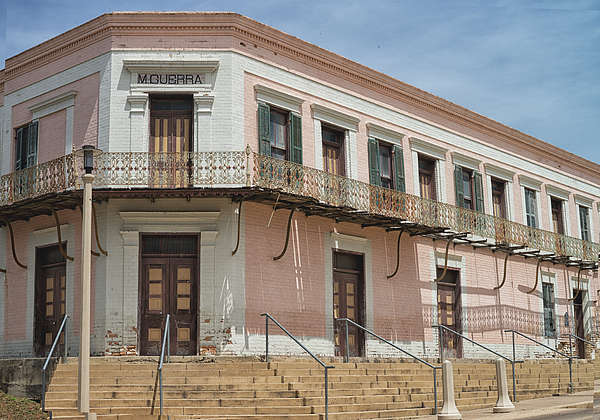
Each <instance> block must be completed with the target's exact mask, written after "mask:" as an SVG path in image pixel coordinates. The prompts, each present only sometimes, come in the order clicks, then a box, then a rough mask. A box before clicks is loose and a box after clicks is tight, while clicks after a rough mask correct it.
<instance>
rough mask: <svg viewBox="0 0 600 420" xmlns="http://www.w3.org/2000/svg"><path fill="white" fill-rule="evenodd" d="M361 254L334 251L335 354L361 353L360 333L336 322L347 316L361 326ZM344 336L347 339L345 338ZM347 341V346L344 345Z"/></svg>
mask: <svg viewBox="0 0 600 420" xmlns="http://www.w3.org/2000/svg"><path fill="white" fill-rule="evenodd" d="M363 290H364V286H363V281H362V256H360V255H354V254H344V253H335V254H334V271H333V321H334V328H333V330H334V340H335V354H336V356H346V348H348V351H349V353H348V354H349V356H350V357H362V356H364V350H365V345H364V344H365V343H364V332H363V331H362V330H361V329H360V328H357V327H356V326H354V325H352V324H350V323H348V332H347V334H346V323H345V322H338V321H337V320H338V319H344V318H347V319H349V320H352V321H354V322H356V323H357V324H359V325H362V326H364V317H363V313H364V311H363ZM346 337H347V341H346ZM346 343H347V345H346Z"/></svg>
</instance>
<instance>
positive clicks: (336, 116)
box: [310, 104, 360, 131]
mask: <svg viewBox="0 0 600 420" xmlns="http://www.w3.org/2000/svg"><path fill="white" fill-rule="evenodd" d="M310 107H311V108H312V111H313V118H315V119H317V120H320V121H322V122H326V123H329V124H333V125H336V126H338V127H341V128H344V129H346V130H352V131H356V126H357V125H358V123H359V122H360V118H356V117H353V116H351V115H347V114H344V113H342V112H339V111H336V110H334V109H330V108H327V107H324V106H323V105H319V104H312V105H311V106H310Z"/></svg>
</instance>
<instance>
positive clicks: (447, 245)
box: [434, 234, 466, 283]
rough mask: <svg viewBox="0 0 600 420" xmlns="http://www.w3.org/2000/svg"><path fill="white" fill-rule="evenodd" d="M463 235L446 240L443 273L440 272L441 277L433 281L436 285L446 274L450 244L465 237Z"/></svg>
mask: <svg viewBox="0 0 600 420" xmlns="http://www.w3.org/2000/svg"><path fill="white" fill-rule="evenodd" d="M465 235H466V234H460V235H452V236H450V237H449V238H448V243H447V244H446V257H445V259H444V271H443V272H442V275H441V276H439V277H438V278H437V279H435V280H434V282H435V283H437V282H438V281H440V280H442V279H443V278H444V277H446V273H447V272H448V251H450V244H451V243H452V242H453V241H454V239H456V238H459V237H461V236H465Z"/></svg>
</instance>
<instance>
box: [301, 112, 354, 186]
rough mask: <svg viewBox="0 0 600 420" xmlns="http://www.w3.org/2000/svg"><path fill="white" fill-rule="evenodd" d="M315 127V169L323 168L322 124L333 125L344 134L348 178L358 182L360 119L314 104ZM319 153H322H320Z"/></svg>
mask: <svg viewBox="0 0 600 420" xmlns="http://www.w3.org/2000/svg"><path fill="white" fill-rule="evenodd" d="M310 107H311V108H312V112H313V120H314V126H315V168H316V169H318V170H320V171H322V170H324V168H323V152H322V150H323V137H322V123H326V124H331V125H333V126H334V127H337V128H339V129H340V131H343V132H344V156H345V162H344V164H345V173H346V175H345V176H346V178H351V179H355V180H358V150H357V145H356V132H357V126H358V123H359V122H360V118H357V117H354V116H352V115H348V114H344V113H342V112H340V111H336V110H335V109H331V108H327V107H325V106H323V105H319V104H312V105H311V106H310ZM319 151H321V152H320V153H319Z"/></svg>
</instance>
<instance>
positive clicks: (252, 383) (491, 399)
mask: <svg viewBox="0 0 600 420" xmlns="http://www.w3.org/2000/svg"><path fill="white" fill-rule="evenodd" d="M333 364H334V365H335V366H336V368H335V369H330V370H329V418H330V419H331V420H356V419H372V418H380V419H382V418H388V419H403V418H415V417H418V416H422V415H429V414H433V413H434V403H433V374H432V369H431V368H428V367H427V366H424V365H422V364H420V363H417V362H413V361H410V360H407V359H400V360H398V361H395V362H394V361H392V362H388V361H386V362H384V361H381V362H379V361H378V360H371V361H369V362H365V361H356V362H351V363H336V362H334V363H333ZM515 369H516V377H517V399H518V400H524V399H528V398H537V397H542V396H550V395H554V394H565V393H566V392H567V390H568V382H569V371H568V363H566V362H564V363H563V361H558V360H556V361H555V360H552V361H551V362H545V361H536V360H533V361H528V362H526V363H522V364H518V365H516V368H515ZM453 370H454V384H455V396H456V402H457V407H458V409H459V410H460V411H464V410H469V409H476V408H482V407H489V406H493V405H494V404H495V402H496V398H497V390H496V380H495V376H496V371H495V365H494V364H492V363H490V361H482V362H481V363H472V362H465V363H462V361H455V362H454V365H453ZM90 376H91V386H90V411H92V412H94V413H97V414H98V418H99V419H102V420H133V419H136V420H137V419H139V420H151V419H152V420H155V419H159V416H158V414H159V413H160V393H159V384H158V374H157V363H156V361H155V360H152V359H151V358H139V357H130V358H125V357H124V358H92V363H91V367H90ZM507 376H508V382H509V392H510V393H511V396H512V369H511V367H510V365H508V366H507ZM559 381H560V383H559ZM573 381H574V391H580V390H584V389H591V388H593V386H594V385H593V381H594V364H592V363H588V362H587V361H576V362H575V361H574V363H573ZM163 396H164V411H163V412H164V414H165V416H163V418H166V415H167V414H168V415H170V417H171V419H214V420H217V419H218V420H225V419H240V420H242V419H243V420H252V419H260V420H273V419H286V418H287V419H298V420H303V419H307V420H308V419H311V420H313V419H314V420H321V419H324V418H325V416H324V369H323V368H322V367H321V366H320V365H319V364H317V363H316V362H313V361H312V359H311V360H309V359H303V358H300V359H289V358H288V359H281V360H279V361H272V362H269V363H264V362H260V361H258V359H249V358H228V357H217V358H213V359H211V360H210V361H208V362H207V361H206V360H204V359H203V358H189V357H186V358H177V357H174V358H173V363H170V364H165V365H164V369H163ZM76 400H77V361H76V359H75V360H74V359H72V358H70V359H69V364H59V365H57V369H56V371H55V372H54V376H53V377H52V380H51V381H50V384H49V386H48V389H47V393H46V407H47V409H48V410H52V411H53V418H54V419H65V420H67V419H69V420H70V419H73V420H74V419H83V418H84V417H83V416H82V415H81V414H80V413H78V412H77V401H76ZM438 400H439V402H440V405H441V400H442V387H441V371H438Z"/></svg>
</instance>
